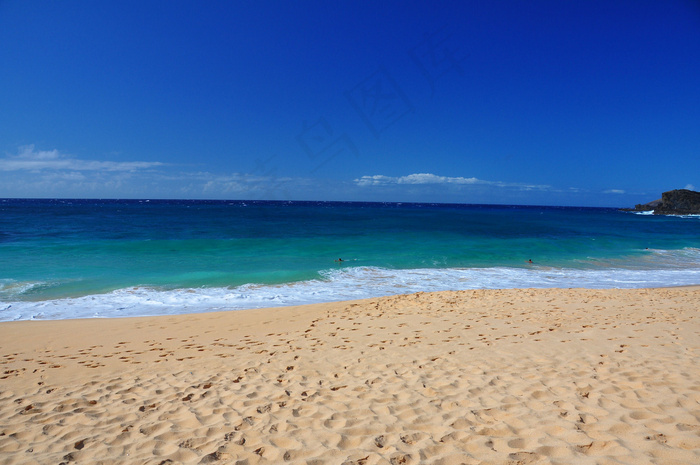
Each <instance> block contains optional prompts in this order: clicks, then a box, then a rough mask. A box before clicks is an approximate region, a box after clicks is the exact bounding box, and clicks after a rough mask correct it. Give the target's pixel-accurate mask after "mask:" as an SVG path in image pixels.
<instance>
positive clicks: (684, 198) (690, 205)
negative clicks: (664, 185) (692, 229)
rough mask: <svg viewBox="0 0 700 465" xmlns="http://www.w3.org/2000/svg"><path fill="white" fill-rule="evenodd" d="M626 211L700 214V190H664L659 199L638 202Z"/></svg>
mask: <svg viewBox="0 0 700 465" xmlns="http://www.w3.org/2000/svg"><path fill="white" fill-rule="evenodd" d="M623 210H624V211H637V212H646V211H652V210H653V211H654V215H697V214H700V192H695V191H691V190H688V189H676V190H672V191H668V192H664V193H663V194H662V195H661V198H660V199H659V200H654V201H653V202H649V203H644V204H638V205H635V207H634V208H623Z"/></svg>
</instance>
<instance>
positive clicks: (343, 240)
mask: <svg viewBox="0 0 700 465" xmlns="http://www.w3.org/2000/svg"><path fill="white" fill-rule="evenodd" d="M339 259H342V260H340V261H339ZM530 260H531V261H532V263H530ZM691 284H700V218H699V217H697V216H694V217H673V216H653V215H640V214H635V213H631V212H621V211H618V210H616V209H610V208H574V207H538V206H505V205H498V206H497V205H458V204H415V203H359V202H268V201H203V200H65V199H60V200H59V199H56V200H37V199H4V200H0V321H12V320H46V319H69V318H95V317H128V316H146V315H170V314H178V313H196V312H207V311H221V310H238V309H248V308H262V307H276V306H287V305H299V304H308V303H318V302H330V301H338V300H349V299H362V298H370V297H379V296H385V295H392V294H406V293H413V292H418V291H426V292H428V291H442V290H459V289H493V288H550V287H560V288H571V287H576V288H642V287H658V286H679V285H691Z"/></svg>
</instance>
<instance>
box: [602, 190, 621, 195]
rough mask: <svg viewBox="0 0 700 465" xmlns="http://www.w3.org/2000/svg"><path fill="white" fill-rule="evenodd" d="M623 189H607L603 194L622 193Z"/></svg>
mask: <svg viewBox="0 0 700 465" xmlns="http://www.w3.org/2000/svg"><path fill="white" fill-rule="evenodd" d="M624 193H625V191H624V190H622V189H608V190H606V191H603V194H624Z"/></svg>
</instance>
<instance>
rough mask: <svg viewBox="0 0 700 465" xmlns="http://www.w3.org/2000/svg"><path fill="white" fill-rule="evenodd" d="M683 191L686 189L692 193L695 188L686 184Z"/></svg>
mask: <svg viewBox="0 0 700 465" xmlns="http://www.w3.org/2000/svg"><path fill="white" fill-rule="evenodd" d="M684 189H688V190H689V191H694V190H695V186H693V185H692V184H686V186H685V187H684Z"/></svg>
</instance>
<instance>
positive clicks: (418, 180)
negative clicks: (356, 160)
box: [354, 173, 550, 190]
mask: <svg viewBox="0 0 700 465" xmlns="http://www.w3.org/2000/svg"><path fill="white" fill-rule="evenodd" d="M354 182H355V184H356V185H357V186H359V187H369V186H396V185H409V184H411V185H418V184H423V185H428V184H432V185H452V186H466V185H482V186H495V187H510V188H515V189H519V190H548V189H550V186H548V185H541V184H525V183H506V182H500V181H485V180H483V179H477V178H464V177H449V176H438V175H436V174H431V173H416V174H409V175H407V176H400V177H392V176H384V175H382V174H375V175H372V176H369V175H366V176H362V177H360V178H357V179H355V180H354Z"/></svg>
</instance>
